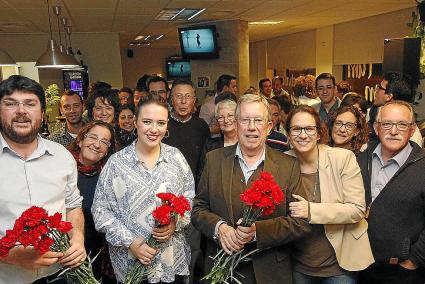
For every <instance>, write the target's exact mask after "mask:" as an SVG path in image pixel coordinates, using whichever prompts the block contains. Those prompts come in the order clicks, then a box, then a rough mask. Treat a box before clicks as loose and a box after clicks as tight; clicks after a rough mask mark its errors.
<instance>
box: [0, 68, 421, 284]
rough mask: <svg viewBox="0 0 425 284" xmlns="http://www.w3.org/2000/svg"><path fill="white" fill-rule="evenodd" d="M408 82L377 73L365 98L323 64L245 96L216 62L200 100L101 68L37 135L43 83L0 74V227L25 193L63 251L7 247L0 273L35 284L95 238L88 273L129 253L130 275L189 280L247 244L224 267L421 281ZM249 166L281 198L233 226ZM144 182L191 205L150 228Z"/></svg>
mask: <svg viewBox="0 0 425 284" xmlns="http://www.w3.org/2000/svg"><path fill="white" fill-rule="evenodd" d="M411 87H412V86H411V85H410V84H409V83H408V81H407V80H406V78H404V77H403V76H402V75H401V74H398V73H388V74H385V75H384V77H383V80H382V82H380V84H378V85H377V86H376V91H375V100H374V102H373V104H371V105H369V103H368V102H367V101H366V100H365V99H364V97H363V96H362V95H361V94H357V93H355V92H352V90H351V87H350V85H349V84H348V82H345V81H343V82H339V83H337V82H336V81H335V77H334V76H333V75H332V74H329V73H323V74H320V75H318V76H317V77H314V76H313V75H306V76H300V77H299V78H297V79H296V80H295V83H294V86H293V88H291V89H286V90H285V89H284V80H283V78H281V77H279V76H276V77H274V78H273V79H271V80H270V79H268V78H264V79H261V80H260V81H259V85H258V88H259V89H258V91H257V89H256V88H255V87H250V88H249V89H248V90H246V91H245V92H243V94H242V93H239V92H238V84H237V78H236V77H235V76H232V75H227V74H223V75H221V76H220V77H219V78H218V80H217V82H216V93H215V95H214V96H212V97H208V98H206V99H205V100H204V101H203V103H202V104H201V105H198V104H197V97H196V94H195V87H194V85H193V83H192V82H191V81H190V80H176V81H174V82H173V83H172V86H171V87H170V86H169V84H168V82H167V81H166V80H165V79H164V78H162V77H159V76H153V77H151V76H143V77H141V78H140V79H139V81H138V82H137V86H136V87H135V88H134V89H131V88H127V87H123V88H122V89H120V90H117V89H113V88H112V86H111V85H110V84H108V83H106V82H100V81H99V82H95V83H93V84H92V85H90V88H89V90H88V97H87V98H85V99H83V98H82V97H81V96H80V95H79V94H78V93H76V92H73V91H71V90H65V91H64V92H63V93H62V95H61V98H60V103H59V108H60V112H61V114H62V116H63V117H64V121H58V122H57V123H54V124H53V125H50V130H51V131H50V132H51V134H50V135H49V136H48V137H42V136H41V135H40V134H39V131H40V128H41V124H42V121H43V119H44V111H45V108H46V99H45V95H44V91H43V88H42V87H41V86H40V84H38V83H37V82H35V81H33V80H31V79H29V78H26V77H23V76H19V75H14V76H11V77H9V78H8V79H6V80H4V81H2V82H1V83H0V114H1V116H0V118H1V119H0V122H1V125H0V146H1V147H0V169H1V170H0V179H1V180H2V182H1V183H0V200H1V204H2V206H1V208H0V213H1V214H0V220H1V222H0V237H2V236H4V235H5V233H6V230H8V229H10V228H13V224H14V220H15V219H16V218H17V217H19V216H20V214H21V213H22V212H23V211H24V210H25V209H27V208H29V207H31V206H33V205H36V206H40V207H43V208H45V209H46V210H48V211H49V212H52V213H53V212H61V213H62V214H63V217H64V219H66V220H68V221H70V222H71V223H72V224H73V229H72V230H71V231H70V232H69V236H70V242H71V247H70V248H69V249H68V250H67V251H66V252H63V253H58V252H51V251H49V252H47V253H45V254H41V255H40V254H38V253H37V252H36V251H35V250H34V248H32V247H26V248H24V247H22V246H16V247H14V248H13V249H12V250H11V251H10V253H9V255H8V256H7V257H4V258H0V283H36V284H43V283H49V281H51V280H52V279H54V278H56V277H57V276H58V271H59V269H60V267H75V266H78V265H79V264H80V263H82V261H84V260H85V259H86V258H87V256H88V255H91V256H93V255H96V254H97V253H98V252H100V254H99V255H98V257H97V258H96V260H95V261H94V262H93V271H94V273H95V276H96V277H97V278H98V279H102V283H124V281H125V278H126V276H127V275H128V273H129V271H130V269H131V267H132V266H133V265H134V264H135V263H138V262H140V263H142V264H143V265H149V266H150V267H151V268H152V273H150V274H149V275H148V277H147V279H146V280H145V281H144V282H143V283H177V284H179V283H203V282H204V280H201V278H202V277H203V276H204V275H205V274H207V273H208V272H209V271H210V270H211V268H212V266H213V265H214V259H212V256H214V255H215V254H216V253H217V251H218V249H220V248H222V249H223V250H224V251H225V252H226V253H227V254H229V255H230V254H233V253H236V252H238V251H240V250H242V249H244V250H245V251H247V252H252V254H251V256H250V260H249V261H245V262H243V263H241V264H240V265H239V266H238V267H237V269H236V271H235V272H234V273H235V274H237V278H239V279H240V281H241V283H259V284H269V283H295V284H304V283H306V284H307V283H312V284H313V283H341V284H344V283H378V284H379V283H385V284H387V283H394V284H396V283H411V284H423V283H424V282H425V187H424V184H425V175H424V174H423V171H424V168H425V151H424V149H423V143H422V136H421V135H420V131H419V129H418V127H417V125H416V123H415V114H414V109H413V107H412V105H411V102H412V93H413V91H412V88H411ZM262 171H266V172H269V173H271V174H272V175H273V177H274V179H275V181H276V182H277V183H278V185H279V186H280V187H281V189H282V191H283V193H284V196H285V199H284V202H282V203H281V204H279V205H277V206H276V209H275V211H274V212H273V213H272V214H271V215H267V216H263V217H261V218H260V219H259V220H257V221H255V222H254V223H253V224H252V225H251V226H249V227H244V226H242V225H241V222H240V219H241V218H242V215H243V211H244V207H243V205H242V202H241V200H240V198H239V195H240V194H241V193H242V192H243V191H244V190H245V189H247V188H248V187H249V186H250V185H251V184H252V183H253V181H255V180H256V179H257V178H258V177H259V176H260V173H261V172H262ZM158 193H173V194H175V195H178V196H184V197H185V198H186V199H187V200H188V201H189V203H190V205H191V210H190V211H188V212H186V213H185V215H184V216H183V217H180V218H177V219H173V220H172V221H171V223H170V224H168V225H165V226H159V227H158V226H155V221H154V219H153V217H152V211H153V210H154V209H155V208H156V207H157V206H159V205H161V201H160V199H158V198H157V197H156V195H157V194H158ZM151 237H152V238H154V239H155V240H156V241H157V243H159V244H160V245H159V246H158V247H153V246H150V245H149V242H148V241H147V240H148V239H150V238H151ZM61 281H62V282H61ZM58 283H66V282H65V280H63V279H61V280H59V281H58ZM205 283H207V281H205Z"/></svg>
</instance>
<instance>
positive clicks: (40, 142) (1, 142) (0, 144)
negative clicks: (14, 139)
mask: <svg viewBox="0 0 425 284" xmlns="http://www.w3.org/2000/svg"><path fill="white" fill-rule="evenodd" d="M36 139H37V148H36V149H35V151H34V152H32V154H31V155H30V156H29V157H28V159H27V161H29V160H32V159H36V158H39V157H41V156H43V155H44V154H49V155H52V156H53V155H54V154H55V153H54V149H52V148H51V147H49V145H48V144H47V143H45V141H44V139H43V138H42V137H41V136H40V134H38V135H37V137H36ZM5 149H8V150H9V151H10V152H12V153H14V154H15V155H16V156H18V157H21V156H20V155H19V154H18V153H16V152H15V151H14V150H13V149H12V148H10V146H9V144H7V142H6V140H5V139H4V138H3V133H2V132H0V150H1V153H4V150H5Z"/></svg>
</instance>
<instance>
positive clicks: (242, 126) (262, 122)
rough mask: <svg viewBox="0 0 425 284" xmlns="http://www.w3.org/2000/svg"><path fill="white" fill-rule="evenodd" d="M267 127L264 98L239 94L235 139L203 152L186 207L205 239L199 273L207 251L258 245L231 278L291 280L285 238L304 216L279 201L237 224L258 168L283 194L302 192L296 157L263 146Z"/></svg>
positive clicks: (301, 228) (304, 227)
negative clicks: (202, 162)
mask: <svg viewBox="0 0 425 284" xmlns="http://www.w3.org/2000/svg"><path fill="white" fill-rule="evenodd" d="M271 128H272V122H271V115H270V112H269V110H268V103H267V100H266V98H265V97H264V96H262V95H254V94H246V95H243V96H242V97H241V98H240V99H239V102H238V106H237V108H236V131H237V135H238V140H239V142H238V144H236V145H233V146H228V147H224V148H220V149H217V150H213V151H211V152H209V153H207V158H206V162H205V168H204V172H203V174H202V177H201V180H200V182H199V186H198V194H197V196H196V197H195V199H194V205H193V211H192V222H193V225H194V226H195V228H197V229H198V230H199V231H201V233H202V234H203V235H204V236H205V239H206V249H205V254H206V256H205V266H204V269H205V270H204V273H208V272H209V271H210V269H211V268H212V264H213V261H214V260H213V259H211V258H210V257H212V256H214V255H215V254H216V253H217V251H218V249H220V248H223V249H224V251H225V252H226V253H228V254H232V253H234V252H237V251H239V250H241V249H245V251H246V252H249V251H252V250H253V249H259V250H260V251H259V253H258V254H253V255H252V256H251V258H252V261H247V262H244V263H243V264H241V265H240V266H239V267H238V268H237V269H236V271H235V272H234V273H235V275H242V276H243V277H244V278H242V277H239V276H236V278H238V280H240V281H241V282H242V283H258V284H274V283H276V284H277V283H279V284H280V283H292V267H291V262H290V257H289V254H290V243H291V242H292V241H293V240H295V239H298V238H301V237H302V236H304V235H305V234H306V233H307V232H309V231H310V226H309V225H308V223H307V221H305V220H302V219H299V218H292V217H289V216H288V214H287V212H286V208H287V204H286V202H282V203H281V204H280V205H278V206H277V207H276V210H275V211H274V213H273V214H272V215H270V216H267V217H262V218H261V221H256V222H255V224H253V225H252V226H251V227H241V226H238V220H239V218H241V216H242V211H243V209H244V207H243V205H242V202H241V200H240V198H239V195H240V194H241V193H242V192H243V191H244V190H245V189H247V188H248V187H250V186H251V184H252V182H253V181H254V180H256V179H257V178H258V177H259V175H260V172H261V171H263V170H264V171H267V172H270V173H271V174H272V175H273V177H274V178H275V180H276V182H277V183H278V184H279V185H280V187H281V188H282V190H283V191H284V194H285V197H286V198H287V200H290V198H291V196H292V194H297V195H302V196H305V193H304V190H303V188H301V187H298V183H299V179H300V169H299V165H298V163H297V161H296V160H295V159H294V158H292V157H289V156H287V155H285V154H282V153H280V152H278V151H276V150H274V149H271V148H270V147H268V146H266V144H265V143H266V138H267V135H268V133H269V132H270V130H271ZM277 271H278V273H274V272H277ZM229 282H230V281H229ZM232 282H233V281H232Z"/></svg>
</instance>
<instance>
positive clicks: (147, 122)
mask: <svg viewBox="0 0 425 284" xmlns="http://www.w3.org/2000/svg"><path fill="white" fill-rule="evenodd" d="M142 123H143V124H144V125H145V126H153V125H156V127H158V128H163V127H167V121H166V120H157V121H154V120H152V119H142Z"/></svg>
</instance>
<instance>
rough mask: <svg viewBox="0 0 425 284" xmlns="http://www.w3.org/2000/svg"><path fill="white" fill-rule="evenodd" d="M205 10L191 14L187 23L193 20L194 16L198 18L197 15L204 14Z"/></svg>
mask: <svg viewBox="0 0 425 284" xmlns="http://www.w3.org/2000/svg"><path fill="white" fill-rule="evenodd" d="M206 9H207V8H204V9H201V10H199V11H198V12H196V13H195V14H193V15H192V16H190V17H189V18H187V20H188V21H190V20H192V19H193V18H195V17H196V16H198V15H199V14H201V13H202V12H204V11H205V10H206Z"/></svg>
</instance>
